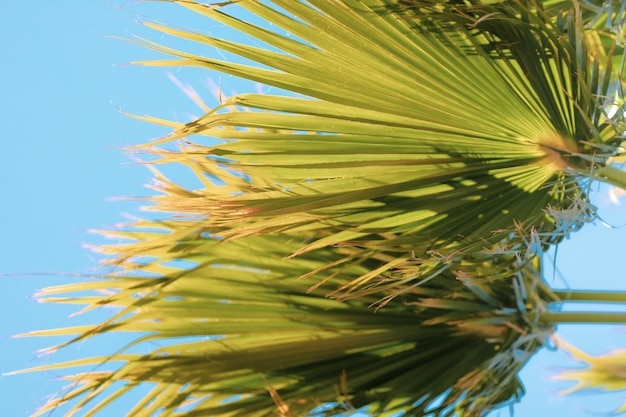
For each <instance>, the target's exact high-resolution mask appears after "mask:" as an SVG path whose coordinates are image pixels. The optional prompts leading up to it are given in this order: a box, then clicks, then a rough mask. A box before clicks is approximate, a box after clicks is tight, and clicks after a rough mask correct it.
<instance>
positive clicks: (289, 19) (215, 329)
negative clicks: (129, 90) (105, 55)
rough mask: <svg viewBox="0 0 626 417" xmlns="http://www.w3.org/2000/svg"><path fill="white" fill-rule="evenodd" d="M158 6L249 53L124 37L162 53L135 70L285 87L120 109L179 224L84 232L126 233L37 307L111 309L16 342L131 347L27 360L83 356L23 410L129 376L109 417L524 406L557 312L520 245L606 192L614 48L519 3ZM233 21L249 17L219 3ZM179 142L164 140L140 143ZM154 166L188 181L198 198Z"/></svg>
mask: <svg viewBox="0 0 626 417" xmlns="http://www.w3.org/2000/svg"><path fill="white" fill-rule="evenodd" d="M171 2H172V3H176V4H178V5H180V6H184V7H187V8H189V9H191V10H192V11H195V12H197V13H199V14H202V15H205V16H206V17H208V18H210V19H213V20H214V21H217V22H220V23H223V24H225V25H227V26H230V27H232V28H233V29H235V30H237V31H239V32H241V33H243V34H245V35H247V36H249V37H250V38H252V39H255V42H254V44H255V45H254V46H250V45H244V44H239V43H236V42H231V41H228V40H225V39H218V38H214V37H211V36H206V35H202V34H198V33H192V32H187V31H183V30H180V29H175V28H171V27H167V26H163V25H157V24H154V23H146V24H147V25H148V26H150V27H152V28H153V29H155V30H158V31H160V32H162V33H164V34H166V35H171V36H174V37H178V38H182V39H184V40H189V41H193V42H197V43H198V44H199V45H200V47H206V48H210V49H213V48H217V49H220V50H222V51H225V52H227V53H230V54H233V55H236V56H239V57H241V58H242V62H243V63H238V62H227V61H222V60H217V59H213V58H209V57H205V56H203V55H202V54H201V53H199V54H197V55H194V54H191V53H186V52H183V51H178V50H174V49H170V48H168V47H165V46H162V45H159V44H156V43H153V42H150V41H147V40H141V39H140V40H139V41H138V42H139V43H141V44H143V45H145V46H147V47H149V48H152V49H155V50H157V51H162V52H165V53H167V54H170V55H172V56H173V59H164V60H158V61H151V62H142V64H143V65H157V66H163V65H175V66H199V67H204V68H208V69H212V70H217V71H221V72H223V73H227V74H232V75H236V76H240V77H244V78H248V79H250V80H253V81H257V82H261V83H265V84H268V85H271V86H274V87H278V88H280V89H282V90H286V92H285V93H284V94H283V95H261V94H242V95H238V96H235V97H231V98H228V99H226V100H224V101H223V102H222V103H220V105H218V106H217V107H215V108H214V109H212V110H211V111H209V112H208V113H207V114H205V115H204V116H202V117H200V118H198V119H197V120H195V121H193V122H191V123H186V124H185V123H175V122H170V121H166V120H160V119H156V118H151V117H141V118H142V119H145V120H147V121H150V122H154V123H158V124H162V125H165V126H168V127H170V128H172V129H173V132H172V134H171V135H168V136H167V137H165V138H163V139H161V140H157V141H155V142H153V143H151V144H149V145H146V146H145V147H144V149H143V151H146V152H149V153H151V154H153V155H156V156H158V157H159V159H158V160H156V161H152V162H150V165H151V166H152V168H153V169H154V172H155V176H156V181H155V183H154V184H153V187H154V188H155V189H156V190H158V191H159V192H160V193H161V194H160V195H157V196H155V197H151V198H149V199H148V200H149V201H150V202H151V203H152V204H153V205H152V206H151V207H150V208H151V209H153V210H158V211H164V212H171V213H174V217H173V218H172V219H170V220H159V221H156V220H155V221H149V220H145V221H144V220H138V221H136V222H135V223H133V224H132V225H130V226H129V227H128V228H122V229H120V230H118V231H111V232H104V234H105V235H108V236H111V237H114V238H117V239H130V240H131V241H132V242H131V243H126V244H120V245H111V246H104V247H102V248H100V249H101V250H102V251H103V252H104V253H105V254H107V255H111V259H110V260H109V261H108V264H107V265H108V266H111V267H113V268H115V272H112V273H109V274H104V276H101V277H98V278H97V279H94V280H92V281H87V282H82V283H78V284H73V285H65V286H61V287H54V288H48V289H46V290H44V291H42V292H41V293H40V294H39V296H41V297H43V299H44V300H46V301H49V302H59V303H69V304H78V305H83V304H84V305H86V307H85V308H84V309H83V311H88V310H90V309H94V308H98V307H101V306H110V307H114V308H116V309H117V310H116V311H117V313H115V314H114V315H113V316H112V317H111V318H110V319H109V320H107V321H105V322H103V323H100V324H98V325H94V326H80V327H74V328H66V329H54V330H44V331H38V332H33V333H31V334H29V335H33V336H52V335H57V336H59V335H61V336H71V338H70V340H69V341H67V342H65V343H63V344H61V345H58V346H56V347H54V348H51V349H50V351H54V350H56V349H59V348H61V347H64V346H67V345H69V344H71V343H76V342H79V341H83V340H87V339H89V338H92V337H96V339H97V336H99V335H101V334H106V333H109V332H141V333H142V335H141V336H140V337H139V338H138V339H137V340H135V341H134V342H132V343H131V344H129V345H128V346H126V347H124V348H122V349H120V350H119V351H118V352H117V353H115V354H113V355H111V356H108V357H93V358H85V359H79V360H76V361H74V362H69V363H61V364H58V365H47V366H43V367H39V368H36V369H38V370H51V369H59V368H67V367H71V366H91V367H94V366H95V367H96V368H95V370H92V371H87V372H84V373H78V374H77V375H74V376H70V377H68V378H67V379H68V380H69V381H71V386H70V387H69V390H68V391H67V392H66V393H65V394H63V395H62V396H60V397H58V398H57V399H54V400H51V401H50V402H49V403H48V404H47V405H45V406H44V407H43V409H41V410H40V414H41V413H44V412H45V411H47V410H52V409H53V408H55V407H56V406H58V405H62V404H65V403H69V404H68V407H70V408H71V410H70V413H72V412H84V413H85V414H86V415H92V414H95V413H96V412H98V411H100V410H103V409H105V407H106V406H107V404H108V403H109V402H111V401H113V400H115V399H116V398H118V397H120V396H124V395H126V394H127V393H129V392H131V391H132V390H134V389H135V388H137V387H140V386H144V385H145V384H152V385H151V386H152V387H153V388H152V391H151V392H150V394H149V395H148V396H146V399H145V400H144V401H142V402H140V403H138V404H137V405H136V407H134V408H133V410H131V411H130V415H133V416H149V415H154V414H156V413H160V414H159V415H160V416H166V415H172V416H179V415H186V416H195V415H197V416H206V415H220V416H246V417H247V416H252V417H254V416H259V417H260V416H268V415H276V414H277V415H283V416H290V415H294V416H304V415H311V416H312V415H319V414H324V413H326V414H333V413H336V412H337V411H338V410H341V409H344V408H358V407H369V408H367V412H369V413H373V414H374V415H379V416H384V415H391V414H392V413H395V412H399V411H406V413H407V414H406V415H407V416H409V415H413V416H422V415H424V414H426V413H428V412H431V413H434V414H435V415H441V416H447V415H453V414H455V413H456V414H457V415H463V416H482V415H484V414H485V413H486V412H488V411H489V410H491V409H492V408H493V407H497V406H498V405H502V404H504V403H506V402H507V401H510V400H512V399H515V398H517V397H519V395H521V393H522V387H521V384H520V382H519V381H518V379H517V373H518V371H519V369H520V368H521V367H522V366H523V365H524V364H525V363H526V361H527V360H528V359H529V358H530V356H531V355H532V354H533V353H534V352H535V351H536V350H537V349H539V348H540V347H541V346H542V343H543V341H544V339H545V338H546V337H547V336H548V335H550V333H551V332H552V325H551V324H550V323H546V322H545V321H547V320H544V319H543V318H544V317H549V312H548V313H547V311H548V304H549V303H550V302H552V301H557V298H558V297H556V296H555V294H554V293H552V292H551V291H550V290H549V289H548V288H547V287H546V286H545V284H544V283H543V281H542V280H541V272H540V268H539V261H538V254H539V253H541V252H542V250H544V249H545V248H546V247H547V246H548V245H551V244H555V243H558V242H559V241H560V240H562V239H563V238H564V237H566V236H568V234H569V233H570V232H572V231H575V230H577V229H578V228H580V227H581V226H582V225H583V224H584V223H585V222H588V221H591V220H593V219H594V218H595V210H594V208H593V206H592V205H591V204H590V203H589V201H588V199H587V195H586V186H587V185H588V182H589V181H590V180H594V179H599V180H603V181H607V182H610V183H613V184H616V185H619V186H622V187H624V188H626V179H625V178H624V175H623V173H621V172H620V171H618V170H617V169H616V168H614V167H612V166H611V165H610V160H611V159H610V158H612V157H614V156H616V155H618V154H619V153H620V152H621V150H622V149H621V148H620V144H621V141H622V137H621V132H623V131H624V121H623V102H622V99H621V96H620V95H619V88H620V84H621V81H620V77H619V75H620V74H619V73H620V71H619V70H616V69H615V68H614V67H613V65H612V63H613V62H614V56H613V55H612V54H614V53H615V52H616V51H617V52H620V50H619V49H617V48H613V47H608V46H607V45H608V44H605V43H602V42H604V41H602V42H601V45H602V47H601V48H600V47H592V46H590V41H589V39H591V38H590V37H589V36H587V35H586V34H585V28H584V24H585V22H586V20H585V19H587V17H586V15H585V12H584V11H581V9H580V8H578V7H573V8H569V9H567V10H559V11H558V13H557V12H552V13H550V12H548V11H544V10H543V9H542V8H541V7H539V6H538V5H537V4H536V3H535V2H532V1H515V2H492V1H486V2H481V3H477V4H476V7H475V8H472V9H471V10H465V11H464V10H460V11H461V12H463V13H460V12H459V10H457V9H449V8H447V7H443V6H437V7H435V6H433V7H429V8H421V7H404V8H400V9H397V8H394V7H392V6H396V5H397V3H396V2H394V1H390V0H389V1H388V0H341V1H338V0H337V1H335V0H307V1H304V0H272V1H256V0H239V1H227V2H221V3H219V4H217V3H216V4H214V5H204V4H200V3H197V2H195V1H189V0H172V1H171ZM430 3H433V2H430ZM444 3H446V2H441V5H443V4H444ZM236 7H240V8H243V9H244V10H246V11H247V12H250V13H252V14H253V15H256V16H258V17H259V18H260V19H261V20H263V21H264V22H266V25H261V26H256V25H254V24H252V23H249V22H246V21H243V20H241V19H239V18H237V17H236V13H233V14H232V15H231V14H228V13H227V11H228V10H231V9H232V8H236ZM555 10H556V9H555ZM260 44H263V45H266V48H264V47H261V46H259V45H260ZM235 61H236V60H235ZM616 92H618V94H617V96H616ZM615 97H617V98H615ZM205 138H206V139H205ZM215 139H218V140H220V143H218V144H215ZM174 140H179V142H178V144H179V149H178V150H171V149H168V150H166V149H163V147H161V146H160V145H162V144H164V143H165V142H169V141H174ZM192 140H193V142H192ZM205 140H206V142H205ZM159 164H182V165H184V166H186V167H188V168H189V169H190V170H191V171H192V172H193V173H194V174H195V175H196V176H197V178H198V179H199V180H200V181H201V183H202V188H200V189H197V190H192V189H189V188H187V187H185V186H183V185H180V184H175V183H173V182H171V181H169V180H168V179H167V178H166V177H165V176H164V175H162V174H160V173H159V172H158V171H157V170H156V167H157V166H158V165H159ZM181 263H182V265H181ZM85 292H87V294H86V293H85ZM329 294H331V295H332V296H333V297H334V298H340V299H342V300H343V302H339V301H337V300H335V299H333V298H332V297H331V298H329V297H328V295H329ZM373 307H380V308H377V309H376V308H373ZM181 338H190V339H184V340H183V339H181ZM137 351H140V353H136V352H137ZM111 368H112V369H111ZM439 401H442V403H439ZM333 404H334V407H335V408H334V409H331V410H328V411H327V412H322V411H319V412H314V411H312V410H313V409H314V408H315V407H316V406H329V407H330V406H333Z"/></svg>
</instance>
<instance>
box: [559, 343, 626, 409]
mask: <svg viewBox="0 0 626 417" xmlns="http://www.w3.org/2000/svg"><path fill="white" fill-rule="evenodd" d="M553 339H554V340H555V342H556V346H557V347H558V348H559V349H561V350H563V351H565V352H566V353H567V354H568V355H570V356H571V357H572V359H574V360H576V361H577V362H578V363H580V364H581V365H584V368H578V369H563V370H561V372H560V373H559V374H558V375H555V376H554V377H553V378H554V379H556V380H565V381H575V382H576V384H575V385H573V386H572V387H570V388H567V389H565V390H562V391H561V392H560V393H561V394H563V395H568V394H571V393H574V392H578V391H585V390H593V389H601V390H603V391H624V390H626V367H625V366H624V363H625V359H626V349H617V350H614V351H612V352H609V353H606V354H604V355H598V356H593V355H590V354H588V353H586V352H583V351H582V350H580V349H578V348H577V347H575V346H574V345H572V344H570V343H568V342H567V341H565V340H564V339H563V338H561V337H558V336H556V335H555V336H553ZM624 412H626V402H625V403H624V404H623V405H622V406H621V407H619V408H618V409H617V410H616V411H615V413H616V414H619V413H624Z"/></svg>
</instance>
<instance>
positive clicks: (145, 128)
mask: <svg viewBox="0 0 626 417" xmlns="http://www.w3.org/2000/svg"><path fill="white" fill-rule="evenodd" d="M150 18H154V19H158V20H161V21H165V22H171V23H177V24H179V25H181V26H186V27H189V28H191V29H194V30H201V31H203V32H205V33H210V34H213V35H217V36H225V35H226V36H228V35H229V31H228V30H226V29H224V28H221V27H220V26H219V25H216V24H214V23H212V22H210V21H207V20H205V19H202V18H199V17H197V16H193V15H191V14H190V13H189V12H187V11H185V10H183V9H182V8H180V7H177V6H175V5H171V4H164V3H146V4H138V3H136V2H135V3H131V2H127V3H122V0H118V1H117V2H114V3H111V2H107V1H102V0H89V1H80V0H55V1H54V2H46V1H35V2H9V3H7V4H5V5H3V9H2V12H1V13H0V42H1V46H2V49H1V54H2V58H0V59H1V60H2V64H3V65H2V67H1V69H0V92H2V100H0V121H1V122H2V136H1V137H0V141H1V143H2V152H1V153H0V174H1V175H2V178H3V181H2V182H0V273H4V274H6V275H4V276H0V294H2V302H1V303H0V353H2V354H0V373H4V372H9V371H12V370H16V369H21V368H27V367H31V366H36V365H40V364H49V363H54V362H57V361H61V360H66V359H72V358H78V357H81V356H86V355H91V354H101V353H106V352H108V351H111V350H112V349H115V348H116V347H118V346H119V343H120V340H121V339H119V338H115V337H112V338H109V339H106V340H104V341H101V342H98V343H97V344H89V343H85V344H80V345H76V346H71V347H69V348H67V349H66V350H64V351H61V352H59V353H58V354H54V355H52V356H40V355H38V353H37V350H38V349H41V348H44V347H46V346H49V345H52V344H54V343H56V342H58V341H59V340H56V339H54V340H53V339H41V338H11V336H12V335H15V334H18V333H24V332H27V331H29V330H36V329H45V328H53V327H62V326H66V325H78V324H82V323H93V322H95V321H97V320H101V319H103V318H105V317H106V316H107V312H106V311H96V312H95V313H92V314H90V315H87V316H78V317H75V318H71V319H69V318H68V316H69V315H70V314H71V313H73V312H74V311H75V310H76V309H77V308H75V307H71V306H69V307H68V306H61V305H53V304H41V303H37V302H35V301H34V300H33V298H32V294H33V293H34V292H36V291H37V290H38V289H40V288H44V287H47V286H51V285H59V284H62V283H66V282H71V281H72V280H76V279H78V278H76V277H73V276H72V274H81V273H85V272H89V270H91V269H92V268H94V267H95V266H96V265H97V262H98V259H99V257H98V255H97V254H93V253H91V252H90V251H89V250H87V249H85V248H84V247H83V246H84V245H85V244H99V243H103V241H102V240H101V239H100V238H99V237H98V236H97V235H95V234H92V233H89V231H90V230H92V229H111V228H113V227H114V226H115V224H117V223H119V222H123V221H124V220H125V217H124V215H125V214H137V208H138V206H139V203H137V202H132V201H122V202H120V201H111V198H112V197H116V196H146V195H150V194H151V191H150V190H149V189H147V188H145V187H144V186H143V184H145V183H148V182H149V181H150V178H151V174H150V172H149V171H148V169H146V168H145V167H143V166H141V165H140V164H138V163H137V162H136V160H134V159H132V158H130V157H129V156H128V154H126V153H125V152H124V151H123V150H122V149H120V148H122V147H124V146H129V145H134V144H139V143H144V142H146V141H147V140H149V139H150V138H154V137H157V136H159V135H162V134H164V133H166V131H165V130H163V129H161V128H159V127H156V126H151V125H149V124H146V123H142V122H139V121H136V120H133V119H131V118H129V117H127V116H125V115H123V114H121V113H120V112H119V111H118V110H117V107H119V108H122V109H124V110H125V111H128V112H130V113H135V114H149V115H153V116H159V117H163V118H168V119H172V120H177V121H187V120H189V119H190V118H191V117H192V116H193V115H196V116H197V115H199V114H200V111H199V109H198V108H197V107H196V106H195V105H194V104H193V103H192V102H191V101H190V100H189V98H187V97H186V96H185V94H184V93H183V92H181V90H180V88H179V87H178V86H176V84H175V83H174V82H172V78H173V77H175V78H176V79H177V80H180V81H181V82H184V83H189V84H191V85H193V87H194V88H195V89H196V90H197V91H198V93H200V95H202V96H203V97H205V98H206V99H207V100H206V101H207V102H211V98H212V87H211V85H220V86H221V87H222V89H223V90H224V92H225V94H226V95H230V94H231V92H232V91H235V90H236V91H238V92H247V91H250V90H251V89H254V88H255V87H254V86H251V85H249V84H246V83H239V82H237V81H236V80H235V79H233V78H231V77H228V76H220V75H218V74H215V73H209V72H207V71H199V70H196V69H190V68H185V69H179V68H167V69H166V68H152V67H138V66H128V65H123V64H125V63H127V62H129V61H133V60H140V59H149V58H158V57H159V56H158V55H156V54H155V53H153V52H151V51H148V50H145V49H142V48H140V47H138V46H136V45H133V44H132V43H128V42H124V41H121V40H118V39H112V38H110V36H119V37H124V38H129V37H131V36H132V35H133V34H138V35H141V36H148V37H149V38H150V39H153V40H156V41H160V40H162V39H161V35H160V34H158V33H154V32H151V31H150V30H148V29H147V28H145V27H142V26H141V25H139V24H137V22H139V21H145V20H149V19H150ZM204 52H206V53H214V54H217V52H216V51H204ZM608 191H609V190H608V189H600V190H598V193H597V195H596V196H595V199H594V201H595V203H596V205H597V206H598V207H599V210H600V214H601V216H602V217H603V219H604V220H605V221H606V223H607V224H611V225H613V226H615V227H614V228H609V227H606V226H604V225H603V224H601V222H597V224H596V225H589V226H587V227H586V228H585V229H584V230H583V231H581V232H579V233H577V234H575V235H573V236H572V239H571V240H569V241H566V242H565V243H563V244H562V245H561V246H560V248H559V252H558V257H557V262H558V267H559V273H558V274H556V276H557V277H556V278H555V279H554V281H552V274H551V273H549V275H548V276H549V277H550V278H549V280H550V281H551V282H553V283H554V286H555V287H559V288H563V287H564V286H566V285H569V286H571V287H572V288H588V289H614V290H622V291H626V273H625V268H624V259H625V250H624V245H625V242H626V227H624V225H625V224H626V208H625V207H626V200H624V199H622V205H618V204H615V203H614V202H612V201H611V199H610V198H609V194H608ZM559 276H562V277H563V278H559ZM559 334H560V335H561V336H562V337H564V338H565V339H567V340H569V341H571V342H573V343H574V344H577V345H578V346H579V347H581V348H583V349H585V350H587V351H589V352H590V353H594V354H598V353H605V352H607V351H609V350H612V349H616V348H620V347H621V348H626V332H625V331H624V327H620V326H592V325H584V326H574V325H568V326H561V328H560V330H559ZM567 365H570V366H571V365H572V363H571V362H569V361H568V360H567V357H566V355H565V354H563V353H562V352H551V351H548V350H543V351H541V352H540V353H539V354H537V355H536V357H535V358H534V359H533V360H532V362H531V364H530V365H529V366H528V367H527V368H526V369H525V370H524V372H523V373H522V378H523V381H524V383H525V385H526V388H527V395H526V397H525V398H524V399H523V400H522V402H521V403H520V404H518V405H516V407H515V415H516V416H520V417H534V416H557V417H558V416H568V417H583V416H585V417H587V416H595V415H598V414H603V413H608V412H610V411H612V410H614V409H616V408H617V407H618V406H620V405H621V403H622V402H623V401H625V400H626V393H617V394H610V395H609V394H597V393H595V394H590V395H575V396H568V397H566V398H564V397H562V396H560V395H559V394H558V391H559V390H560V389H562V388H564V387H567V386H569V385H571V384H567V383H556V382H553V381H550V377H551V376H552V375H554V374H555V370H556V369H557V368H558V367H560V366H567ZM451 366H454V364H451ZM60 375H61V373H58V374H55V373H51V372H47V373H33V374H25V375H15V376H0V410H2V415H3V416H7V417H22V416H27V415H29V414H30V413H31V412H33V411H34V410H35V409H36V408H37V407H38V406H40V405H41V404H43V402H45V398H46V396H47V395H49V394H53V393H54V392H56V391H57V390H58V389H60V388H61V386H62V385H63V383H62V382H60V381H58V377H59V376H60ZM130 401H132V399H130ZM120 407H121V408H119V409H115V410H110V411H108V412H106V413H104V414H103V415H105V416H118V415H122V412H121V411H119V410H123V409H124V407H123V404H121V405H120ZM508 413H509V411H508V410H501V411H497V412H495V413H493V414H492V415H491V416H490V417H495V416H497V415H500V416H507V415H508ZM55 415H60V414H56V413H55Z"/></svg>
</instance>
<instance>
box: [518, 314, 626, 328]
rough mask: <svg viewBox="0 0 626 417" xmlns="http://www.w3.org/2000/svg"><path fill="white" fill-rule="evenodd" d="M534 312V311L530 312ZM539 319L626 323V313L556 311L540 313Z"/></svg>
mask: <svg viewBox="0 0 626 417" xmlns="http://www.w3.org/2000/svg"><path fill="white" fill-rule="evenodd" d="M529 314H532V313H529ZM539 321H540V322H543V323H551V324H585V323H587V324H622V325H623V324H626V313H622V312H592V311H584V312H583V311H556V312H543V313H539Z"/></svg>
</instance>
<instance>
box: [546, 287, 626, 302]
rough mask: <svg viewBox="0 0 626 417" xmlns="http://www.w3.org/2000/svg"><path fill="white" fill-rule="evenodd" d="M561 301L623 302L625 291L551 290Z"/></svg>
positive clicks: (625, 300) (625, 296) (625, 295)
mask: <svg viewBox="0 0 626 417" xmlns="http://www.w3.org/2000/svg"><path fill="white" fill-rule="evenodd" d="M552 292H553V293H554V295H556V296H557V297H558V298H559V299H560V300H562V301H577V302H590V303H595V302H605V303H625V302H626V292H623V291H585V290H552Z"/></svg>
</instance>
